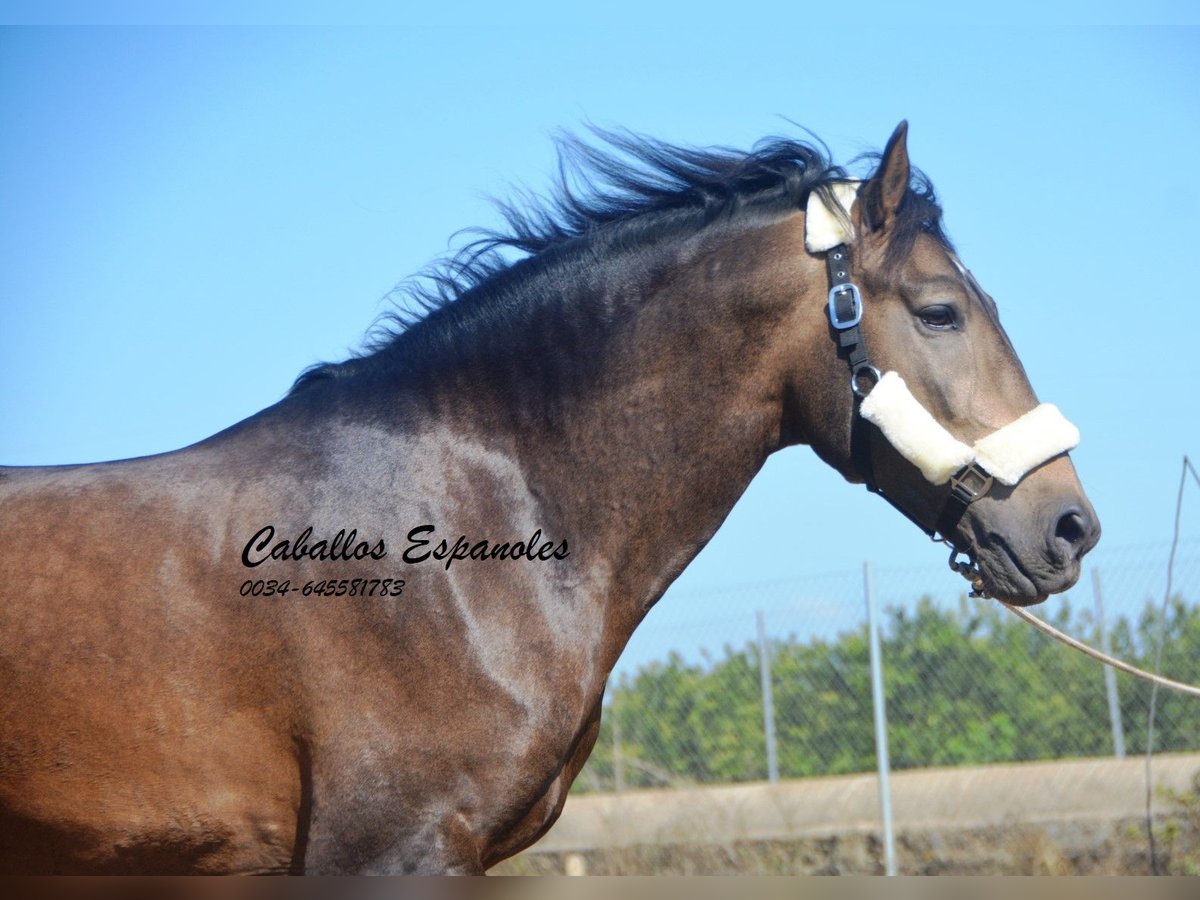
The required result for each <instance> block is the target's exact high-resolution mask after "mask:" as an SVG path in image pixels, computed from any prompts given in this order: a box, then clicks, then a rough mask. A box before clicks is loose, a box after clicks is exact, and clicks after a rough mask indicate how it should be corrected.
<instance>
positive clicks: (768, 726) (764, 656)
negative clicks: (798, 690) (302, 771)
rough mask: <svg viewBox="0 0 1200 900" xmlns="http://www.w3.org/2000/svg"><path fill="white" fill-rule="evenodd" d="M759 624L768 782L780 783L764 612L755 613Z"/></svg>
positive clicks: (759, 658)
mask: <svg viewBox="0 0 1200 900" xmlns="http://www.w3.org/2000/svg"><path fill="white" fill-rule="evenodd" d="M754 618H755V620H756V621H757V622H758V672H759V679H760V681H761V682H762V708H763V731H764V733H765V734H766V740H767V781H769V782H771V784H775V783H776V782H777V781H779V759H778V757H777V756H776V754H775V700H774V697H773V696H772V695H771V651H770V648H769V647H768V646H767V627H766V624H765V621H764V619H763V611H762V610H761V609H757V610H755V611H754Z"/></svg>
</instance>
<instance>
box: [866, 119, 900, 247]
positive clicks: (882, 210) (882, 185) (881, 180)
mask: <svg viewBox="0 0 1200 900" xmlns="http://www.w3.org/2000/svg"><path fill="white" fill-rule="evenodd" d="M907 140H908V122H907V121H905V122H901V123H900V124H899V125H897V126H896V130H895V131H893V132H892V136H891V137H890V138H889V139H888V142H887V147H886V148H885V149H884V151H883V159H882V160H881V161H880V163H879V169H878V170H877V171H876V172H875V174H874V175H873V176H872V177H871V180H870V181H869V182H867V184H866V186H865V189H864V199H865V200H866V212H867V219H868V224H869V227H870V228H872V229H874V230H886V229H888V228H890V227H891V225H892V223H893V222H894V221H895V220H896V213H897V211H898V210H899V209H900V203H901V202H902V201H903V200H904V194H905V193H906V192H907V191H908V179H909V166H908V147H907V143H906V142H907Z"/></svg>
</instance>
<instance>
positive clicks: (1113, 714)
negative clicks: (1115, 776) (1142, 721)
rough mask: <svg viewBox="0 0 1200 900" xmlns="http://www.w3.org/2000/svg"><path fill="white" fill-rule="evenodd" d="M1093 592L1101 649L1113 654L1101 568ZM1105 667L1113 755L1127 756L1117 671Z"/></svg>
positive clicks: (1097, 570) (1093, 581) (1093, 573)
mask: <svg viewBox="0 0 1200 900" xmlns="http://www.w3.org/2000/svg"><path fill="white" fill-rule="evenodd" d="M1092 594H1093V595H1094V596H1095V598H1096V627H1097V628H1098V629H1100V649H1101V650H1102V651H1104V652H1105V653H1107V654H1108V655H1109V656H1112V646H1111V642H1110V641H1109V639H1108V628H1107V627H1106V626H1105V624H1104V595H1103V592H1102V591H1101V590H1100V570H1099V569H1092ZM1101 668H1103V669H1104V688H1105V691H1106V692H1107V694H1108V720H1109V723H1110V724H1111V725H1112V736H1113V756H1115V757H1116V758H1117V759H1124V758H1125V726H1124V724H1123V723H1122V722H1121V701H1120V698H1119V697H1118V696H1117V673H1116V672H1114V671H1113V668H1112V666H1102V667H1101Z"/></svg>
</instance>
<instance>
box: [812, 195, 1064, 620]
mask: <svg viewBox="0 0 1200 900" xmlns="http://www.w3.org/2000/svg"><path fill="white" fill-rule="evenodd" d="M861 184H862V182H860V181H839V182H834V183H833V184H832V185H830V186H829V189H828V190H827V191H822V190H819V189H818V190H814V191H812V192H811V193H810V194H809V195H808V204H807V207H806V209H805V228H804V246H805V249H807V250H808V252H809V253H814V254H818V253H824V254H825V262H826V267H827V269H828V272H829V322H830V324H831V325H832V326H833V328H834V331H835V333H836V336H837V340H838V345H839V347H840V348H841V349H842V350H844V351H845V352H846V357H847V360H848V362H849V363H850V389H851V391H853V393H854V398H855V399H854V407H855V414H854V418H853V420H852V423H851V431H850V449H851V456H852V457H853V459H854V462H855V465H856V466H857V468H858V470H859V473H860V474H862V475H863V477H864V480H865V481H866V484H867V489H868V490H870V491H872V492H873V493H876V494H879V495H880V496H882V497H883V498H884V499H885V500H887V501H888V502H889V503H891V504H892V506H894V507H896V509H898V510H899V511H900V512H901V513H903V514H904V515H905V516H906V517H907V518H908V519H909V520H910V521H912V522H913V523H914V524H916V525H917V526H918V527H919V528H920V529H921V530H922V531H924V532H925V533H926V534H928V535H929V536H930V537H931V538H933V539H934V540H935V541H941V542H943V543H945V544H948V545H949V546H950V550H951V552H950V568H952V569H954V571H956V572H959V573H960V574H962V575H963V576H964V577H965V578H966V579H967V580H968V581H970V582H971V584H972V587H973V589H974V590H973V591H972V596H984V593H983V580H982V576H981V575H980V573H979V570H978V569H977V568H976V566H975V562H974V560H973V559H970V557H969V555H968V560H967V562H959V561H958V560H957V557H958V555H959V552H960V551H959V550H958V548H957V547H956V546H955V544H954V538H953V535H954V529H955V527H956V526H957V525H958V522H959V520H960V519H961V518H962V516H963V513H965V512H966V511H967V507H968V506H970V505H971V504H972V503H974V502H975V501H976V500H978V499H979V498H980V497H982V496H984V495H985V494H987V492H988V491H989V490H990V489H991V487H992V483H993V481H999V482H1000V483H1001V484H1004V485H1009V486H1012V485H1015V484H1016V483H1017V482H1019V481H1020V480H1021V479H1022V478H1024V477H1025V475H1026V474H1028V473H1029V472H1030V471H1031V470H1033V469H1034V468H1036V467H1037V466H1040V465H1041V464H1042V463H1044V462H1046V461H1047V460H1049V459H1053V458H1054V457H1055V456H1058V455H1059V454H1061V453H1065V452H1066V451H1068V450H1071V449H1073V448H1074V447H1075V446H1076V445H1078V443H1079V429H1077V428H1076V427H1075V426H1074V425H1072V424H1071V423H1070V422H1069V421H1067V419H1066V417H1064V416H1063V414H1062V413H1061V412H1059V411H1058V407H1056V406H1054V404H1052V403H1043V404H1041V405H1039V406H1036V407H1034V408H1033V409H1031V410H1030V411H1029V412H1027V413H1025V414H1024V415H1022V416H1020V417H1019V418H1018V419H1016V421H1014V422H1010V423H1009V424H1007V425H1005V426H1004V427H1003V428H1000V429H998V430H996V431H993V432H992V433H991V434H989V435H986V436H984V437H982V438H980V439H979V440H977V441H976V442H975V444H974V445H973V446H968V445H967V444H964V443H963V442H962V441H960V440H958V439H957V438H956V437H954V435H952V434H951V433H950V432H949V431H947V430H946V428H945V427H944V426H942V425H941V423H939V422H938V421H937V419H935V418H934V417H933V415H932V414H931V413H930V412H929V410H927V409H926V408H925V407H924V406H922V405H921V402H920V401H919V400H917V398H916V397H914V396H913V395H912V393H911V392H910V391H909V390H908V387H907V385H905V383H904V379H903V378H902V377H901V376H900V375H899V374H898V373H896V372H887V373H884V374H880V372H879V370H878V369H877V368H875V366H873V365H872V364H871V358H870V355H869V354H868V353H867V344H866V339H865V337H864V335H863V333H862V330H861V328H860V323H861V321H862V313H863V299H862V292H861V291H859V289H858V287H857V286H856V285H855V284H854V283H853V281H851V277H850V245H851V244H853V243H854V238H855V235H854V225H853V223H852V220H851V217H850V212H849V211H850V209H851V207H852V206H853V205H854V201H855V199H856V197H857V196H858V188H859V185H861ZM865 423H870V424H871V425H874V426H875V427H877V428H878V429H879V431H880V432H881V433H882V434H883V436H884V437H885V438H886V439H887V441H888V443H890V444H891V445H892V446H893V447H894V448H895V449H896V452H897V453H899V454H900V455H901V456H903V457H904V458H905V459H906V460H908V461H909V462H910V463H912V464H913V465H914V466H916V467H917V468H918V469H919V470H920V472H921V474H922V475H923V476H924V477H925V479H926V480H927V481H929V482H930V483H931V484H939V485H940V484H945V483H946V482H950V493H949V496H948V497H947V499H946V503H945V505H944V506H943V507H942V510H941V512H940V513H939V515H938V517H937V521H936V522H933V523H930V522H927V521H922V520H921V519H920V518H918V517H917V516H916V515H914V514H913V513H912V512H911V511H910V510H908V509H906V508H905V507H904V506H902V505H901V504H900V503H899V502H897V500H896V499H894V498H892V497H889V496H888V495H887V494H885V493H884V492H883V491H882V490H881V489H880V488H879V486H878V485H877V484H876V483H875V475H874V466H873V464H872V459H871V444H870V436H869V435H868V434H867V433H866V431H867V429H866V424H865Z"/></svg>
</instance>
